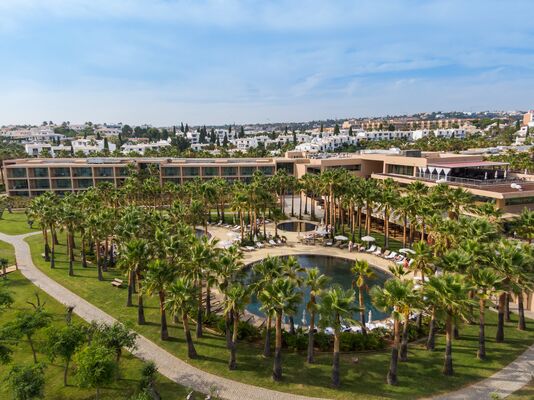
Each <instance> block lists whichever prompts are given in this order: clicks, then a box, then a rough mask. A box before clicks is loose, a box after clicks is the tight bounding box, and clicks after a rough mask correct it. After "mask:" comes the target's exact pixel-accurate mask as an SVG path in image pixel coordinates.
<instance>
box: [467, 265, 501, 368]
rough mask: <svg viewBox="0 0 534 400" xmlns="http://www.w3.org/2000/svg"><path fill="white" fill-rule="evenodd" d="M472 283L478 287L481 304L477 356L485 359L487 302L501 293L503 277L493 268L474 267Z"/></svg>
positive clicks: (479, 302)
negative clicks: (500, 287)
mask: <svg viewBox="0 0 534 400" xmlns="http://www.w3.org/2000/svg"><path fill="white" fill-rule="evenodd" d="M470 280H471V285H472V286H473V287H475V288H476V293H477V297H478V304H479V314H478V317H479V334H478V352H477V358H478V359H480V360H484V359H485V358H486V335H485V326H486V321H485V318H484V317H485V312H486V304H487V302H488V301H490V299H491V298H492V297H493V296H494V295H496V294H499V291H500V290H499V286H500V284H501V282H502V281H503V278H502V277H501V276H500V275H499V274H498V273H497V272H495V271H494V270H493V269H492V268H483V269H479V268H473V270H472V271H471V276H470Z"/></svg>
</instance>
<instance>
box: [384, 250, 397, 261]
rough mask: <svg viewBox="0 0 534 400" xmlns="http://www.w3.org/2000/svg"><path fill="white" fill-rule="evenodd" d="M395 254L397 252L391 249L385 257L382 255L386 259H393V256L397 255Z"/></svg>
mask: <svg viewBox="0 0 534 400" xmlns="http://www.w3.org/2000/svg"><path fill="white" fill-rule="evenodd" d="M397 256H398V254H397V253H395V252H394V251H392V252H391V254H390V255H389V256H386V257H384V258H386V259H388V260H392V259H394V258H395V257H397Z"/></svg>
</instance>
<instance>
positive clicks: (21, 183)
mask: <svg viewBox="0 0 534 400" xmlns="http://www.w3.org/2000/svg"><path fill="white" fill-rule="evenodd" d="M9 188H10V189H28V181H27V180H26V179H17V180H14V181H9Z"/></svg>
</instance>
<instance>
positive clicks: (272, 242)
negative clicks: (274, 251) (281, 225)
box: [269, 239, 278, 246]
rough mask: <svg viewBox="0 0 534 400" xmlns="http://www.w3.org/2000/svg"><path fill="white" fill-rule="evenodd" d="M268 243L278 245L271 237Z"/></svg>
mask: <svg viewBox="0 0 534 400" xmlns="http://www.w3.org/2000/svg"><path fill="white" fill-rule="evenodd" d="M269 244H270V245H271V246H278V244H277V243H276V242H275V241H274V240H272V239H271V240H269Z"/></svg>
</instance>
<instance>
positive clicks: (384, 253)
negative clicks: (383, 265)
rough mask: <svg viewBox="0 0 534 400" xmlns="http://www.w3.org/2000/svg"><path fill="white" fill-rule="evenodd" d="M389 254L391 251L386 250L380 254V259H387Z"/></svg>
mask: <svg viewBox="0 0 534 400" xmlns="http://www.w3.org/2000/svg"><path fill="white" fill-rule="evenodd" d="M390 254H391V250H386V251H384V252H383V253H382V257H384V258H387V256H389V255H390Z"/></svg>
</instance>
